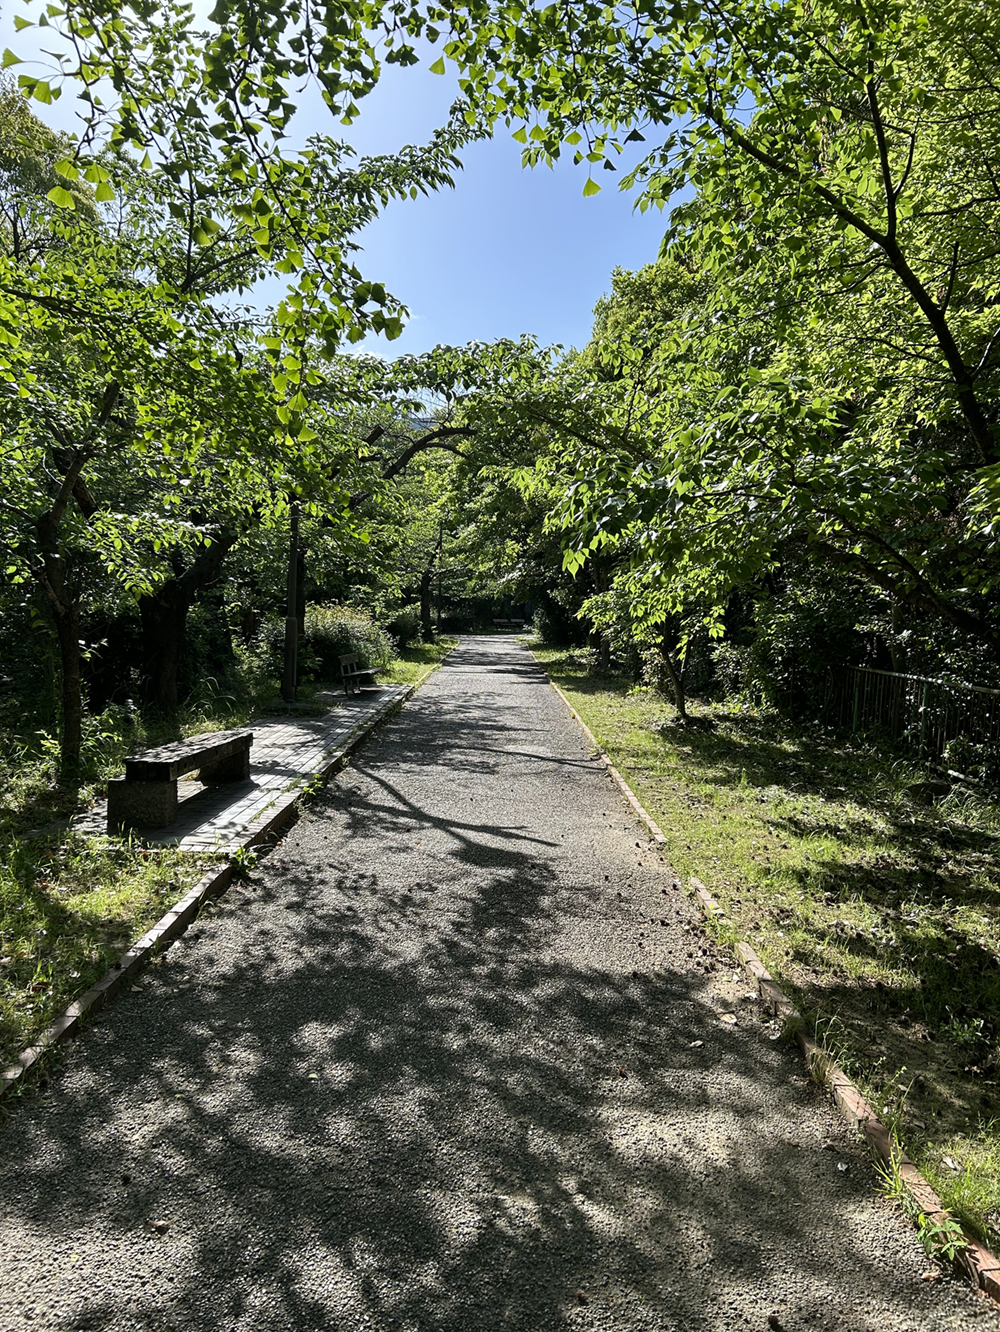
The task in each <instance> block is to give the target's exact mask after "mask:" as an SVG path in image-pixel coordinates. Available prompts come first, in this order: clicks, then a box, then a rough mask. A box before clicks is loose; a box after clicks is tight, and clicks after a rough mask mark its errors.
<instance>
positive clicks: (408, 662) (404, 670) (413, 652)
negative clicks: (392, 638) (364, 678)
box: [379, 638, 458, 685]
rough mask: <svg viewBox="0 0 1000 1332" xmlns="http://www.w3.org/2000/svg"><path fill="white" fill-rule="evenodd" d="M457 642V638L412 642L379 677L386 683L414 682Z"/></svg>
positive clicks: (406, 683)
mask: <svg viewBox="0 0 1000 1332" xmlns="http://www.w3.org/2000/svg"><path fill="white" fill-rule="evenodd" d="M457 642H458V639H457V638H436V639H435V640H434V642H433V643H414V644H412V645H411V646H410V647H408V648H404V649H403V650H402V652H401V653H400V655H399V656H398V657H397V658H396V659H395V661H393V662H392V663H391V664H390V666H389V669H388V670H387V671H383V673H382V675H381V676H380V677H379V678H380V679H381V680H382V681H384V682H385V683H386V684H405V685H409V684H415V683H416V681H417V680H419V679H420V677H421V676H422V675H423V673H424V672H425V671H426V670H427V668H428V667H429V666H436V665H437V664H438V662H439V661H441V660H442V659H443V658H444V657H446V656H447V655H448V653H449V652H450V651H451V650H452V648H453V647H454V646H455V644H456V643H457Z"/></svg>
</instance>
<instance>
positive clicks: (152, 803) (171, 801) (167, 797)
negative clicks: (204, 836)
mask: <svg viewBox="0 0 1000 1332" xmlns="http://www.w3.org/2000/svg"><path fill="white" fill-rule="evenodd" d="M176 822H177V783H176V782H130V781H127V780H126V779H125V778H124V777H113V778H112V779H111V781H109V782H108V832H120V831H122V829H125V828H168V827H169V826H170V824H171V823H176Z"/></svg>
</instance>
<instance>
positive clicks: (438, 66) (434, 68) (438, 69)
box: [300, 56, 444, 438]
mask: <svg viewBox="0 0 1000 1332" xmlns="http://www.w3.org/2000/svg"><path fill="white" fill-rule="evenodd" d="M431 73H432V74H443V73H444V56H438V58H437V60H435V61H434V64H433V65H431ZM300 438H301V436H300Z"/></svg>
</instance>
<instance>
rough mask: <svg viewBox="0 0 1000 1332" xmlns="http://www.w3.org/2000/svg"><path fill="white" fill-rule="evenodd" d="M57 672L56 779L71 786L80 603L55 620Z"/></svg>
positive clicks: (77, 726)
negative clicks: (58, 731)
mask: <svg viewBox="0 0 1000 1332" xmlns="http://www.w3.org/2000/svg"><path fill="white" fill-rule="evenodd" d="M56 638H57V639H58V642H59V664H60V670H61V676H62V680H61V689H60V693H61V702H62V735H61V737H60V741H61V743H60V754H59V775H60V779H61V780H62V781H63V782H65V783H69V784H72V783H73V782H75V781H76V780H77V779H78V777H79V774H80V750H81V747H82V744H83V688H82V684H81V680H80V603H79V600H78V599H77V598H73V599H72V600H71V601H70V602H69V603H68V604H67V605H65V607H64V609H63V611H62V613H61V614H59V615H57V616H56Z"/></svg>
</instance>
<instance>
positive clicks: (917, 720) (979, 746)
mask: <svg viewBox="0 0 1000 1332" xmlns="http://www.w3.org/2000/svg"><path fill="white" fill-rule="evenodd" d="M825 714H826V718H827V720H828V721H830V722H832V723H833V724H834V725H836V726H842V727H844V728H846V729H848V730H850V731H851V732H852V733H857V734H862V735H864V734H868V735H871V734H878V735H882V736H885V737H886V738H887V739H889V740H892V741H894V742H896V743H898V744H900V745H902V746H905V747H906V748H908V749H913V750H915V751H916V752H917V753H919V754H920V755H921V756H922V757H924V758H928V759H938V760H943V761H945V763H946V765H947V766H950V767H952V768H955V769H957V770H958V771H960V772H968V771H970V770H972V769H976V770H978V771H980V772H983V770H984V769H986V768H993V767H995V766H996V763H997V758H998V756H1000V689H984V688H983V687H982V686H980V685H969V684H963V683H961V682H960V681H957V680H933V679H930V678H929V677H927V676H923V675H899V674H897V673H896V672H895V671H876V670H873V669H871V668H870V667H868V666H849V667H847V669H846V670H845V671H844V672H843V673H842V674H841V675H840V676H839V677H838V678H836V679H834V680H833V681H832V682H831V687H830V693H829V695H828V698H827V706H826V708H825Z"/></svg>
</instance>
